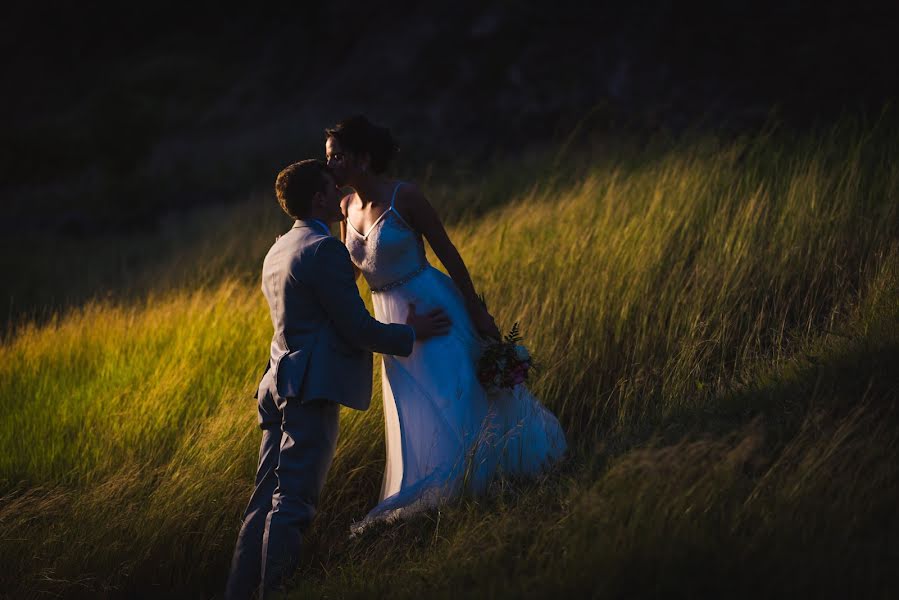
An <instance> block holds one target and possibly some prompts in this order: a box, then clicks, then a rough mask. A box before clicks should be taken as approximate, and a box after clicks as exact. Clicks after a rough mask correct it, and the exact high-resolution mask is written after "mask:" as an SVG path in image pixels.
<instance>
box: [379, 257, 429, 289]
mask: <svg viewBox="0 0 899 600" xmlns="http://www.w3.org/2000/svg"><path fill="white" fill-rule="evenodd" d="M428 266H429V265H428V263H425V264H423V265H422V266H420V267H418V268H417V269H416V270H414V271H412V272H411V273H409V274H408V275H406V276H405V277H400V278H399V279H397V280H396V281H391V282H390V283H388V284H387V285H382V286H381V287H379V288H372V289H371V293H372V294H379V293H381V292H386V291H387V290H392V289H393V288H395V287H399V286H401V285H403V284H404V283H408V282H409V281H411V280H412V279H414V278H415V277H417V276H419V275H421V274H422V273H424V271H425V269H427V268H428Z"/></svg>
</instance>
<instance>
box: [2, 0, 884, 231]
mask: <svg viewBox="0 0 899 600" xmlns="http://www.w3.org/2000/svg"><path fill="white" fill-rule="evenodd" d="M892 4H894V3H877V4H866V3H863V2H857V3H847V2H843V3H812V2H807V3H806V2H795V1H782V2H751V1H745V2H743V1H733V2H717V3H702V4H696V3H680V2H666V1H661V0H652V1H648V2H622V3H598V4H597V5H596V6H592V5H589V3H568V2H550V1H544V2H540V3H519V2H498V3H484V2H477V1H471V0H462V1H457V2H452V3H440V4H433V3H414V2H392V3H389V4H387V3H362V4H357V3H353V2H346V1H336V2H334V1H331V2H326V3H314V4H313V3H309V4H304V3H300V2H280V3H278V2H276V3H267V5H266V6H265V8H264V9H261V10H254V11H248V10H239V9H236V8H226V7H223V6H221V5H217V4H213V3H208V4H203V3H199V4H193V5H192V6H191V7H190V8H186V7H185V6H176V5H174V4H170V3H165V2H162V3H142V4H137V5H126V4H124V3H123V4H122V5H119V6H117V7H90V6H84V5H82V4H79V3H68V4H66V5H63V6H54V5H51V4H50V3H32V4H22V5H20V6H18V7H15V8H11V9H9V11H8V13H7V14H6V15H4V18H3V20H2V25H0V28H2V31H0V34H2V35H0V40H2V42H0V43H2V55H3V57H4V59H3V72H2V77H3V82H4V89H5V91H4V93H3V94H2V96H0V98H2V99H0V103H2V105H0V114H2V117H3V125H2V134H0V135H2V139H0V149H2V150H0V152H2V155H0V173H2V177H0V182H2V183H0V200H2V210H0V233H3V234H4V235H6V236H19V237H22V238H23V239H27V238H28V236H31V235H48V234H52V235H60V236H69V237H76V238H80V237H95V236H102V235H110V234H113V233H115V234H120V233H123V232H125V233H127V232H129V231H133V230H153V228H154V227H156V226H157V224H158V221H159V219H160V218H161V216H162V215H164V214H166V213H169V214H171V212H172V211H180V210H184V209H189V208H192V207H194V206H198V205H202V204H208V203H210V202H222V201H230V200H233V199H238V198H241V197H245V196H246V194H247V193H248V192H249V190H251V189H253V188H259V189H262V188H266V186H270V185H271V182H272V181H273V179H274V175H275V174H276V173H277V171H278V170H279V168H281V167H282V166H284V165H286V164H288V163H290V162H292V161H293V160H297V159H299V158H304V157H307V156H322V154H323V136H322V129H323V128H324V127H325V126H328V125H332V124H333V123H334V122H336V121H337V120H339V119H341V118H343V117H345V116H348V115H350V114H353V113H356V112H364V113H366V114H368V115H369V116H370V117H371V118H372V119H373V120H374V121H375V122H378V123H381V124H384V125H387V126H389V127H391V129H392V130H393V131H394V133H395V134H396V136H397V137H398V138H399V140H400V143H401V146H402V152H401V161H400V167H401V168H403V169H406V170H409V171H415V170H417V169H421V168H424V167H426V166H427V165H435V164H436V165H438V166H439V165H452V164H463V165H470V166H473V167H474V168H477V166H478V165H481V164H484V163H485V162H489V161H491V160H496V159H499V158H508V157H514V156H516V155H517V154H518V153H520V152H522V151H525V150H528V149H533V148H541V147H551V146H552V145H553V144H559V143H560V142H561V141H562V140H564V139H566V138H567V137H568V136H569V134H570V133H571V132H572V131H574V129H575V127H576V126H577V124H578V123H584V124H586V125H587V127H585V128H584V129H586V130H588V131H589V132H590V135H592V136H597V135H609V136H627V135H641V134H646V133H647V132H650V133H651V132H658V131H664V132H668V133H670V134H672V135H675V136H677V135H679V134H680V133H682V132H683V131H684V130H687V129H689V130H695V129H709V130H714V131H715V132H716V133H718V134H721V135H731V134H735V133H739V132H742V131H746V130H751V129H754V128H758V127H759V126H761V125H762V124H765V123H768V124H770V123H772V122H776V123H777V124H778V126H779V127H782V128H786V129H788V130H795V131H801V130H804V129H808V128H810V127H814V126H817V125H824V124H826V123H829V122H832V121H834V120H835V119H837V118H839V117H840V116H841V115H846V114H852V115H862V116H864V117H866V118H871V119H874V118H876V117H877V115H878V114H880V112H881V110H882V109H883V107H884V106H885V105H887V104H888V103H889V102H890V101H891V100H892V99H893V98H895V97H896V96H897V91H899V69H897V58H896V57H897V56H899V34H897V31H899V21H897V18H896V12H895V9H893V8H892V7H891V5H892Z"/></svg>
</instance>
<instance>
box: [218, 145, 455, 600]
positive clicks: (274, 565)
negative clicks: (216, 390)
mask: <svg viewBox="0 0 899 600" xmlns="http://www.w3.org/2000/svg"><path fill="white" fill-rule="evenodd" d="M275 191H276V193H277V196H278V201H279V203H280V204H281V208H283V209H284V211H285V212H286V213H287V214H288V215H290V216H291V217H293V218H294V219H296V222H295V223H294V225H293V228H292V229H291V230H290V231H289V232H287V233H285V234H284V235H282V236H281V237H280V238H279V239H278V240H277V241H276V242H275V244H274V245H273V246H272V248H271V250H269V252H268V254H267V255H266V257H265V262H264V263H263V267H262V291H263V293H264V294H265V298H266V300H268V305H269V311H270V314H271V319H272V324H273V325H274V330H275V331H274V336H273V337H272V343H271V358H270V360H269V363H268V368H267V370H266V372H265V374H264V375H263V377H262V380H261V381H260V383H259V388H258V390H257V392H256V397H257V400H258V410H259V426H260V427H261V428H262V444H261V446H260V448H259V467H258V469H257V471H256V483H255V489H254V490H253V494H252V496H251V498H250V502H249V505H248V506H247V509H246V512H245V513H244V519H243V525H242V527H241V530H240V534H239V535H238V538H237V544H236V546H235V549H234V556H233V558H232V562H231V572H230V574H229V576H228V584H227V588H226V591H225V595H226V597H227V598H235V599H236V598H248V597H250V596H252V594H253V592H254V590H255V589H256V588H257V587H258V588H259V589H260V592H261V595H262V596H263V597H264V596H265V595H266V594H268V593H270V592H272V591H273V590H276V589H277V588H278V587H279V586H280V585H281V584H282V582H283V579H284V578H286V577H288V576H290V574H291V573H292V572H293V571H294V569H295V568H296V566H297V563H298V560H299V556H300V549H301V546H302V538H303V533H304V531H305V530H306V529H307V528H308V527H309V524H310V523H311V522H312V518H313V516H314V514H315V509H316V505H317V503H318V498H319V494H320V492H321V489H322V486H323V485H324V482H325V476H326V474H327V472H328V468H329V467H330V466H331V460H332V459H333V457H334V450H335V448H336V445H337V429H338V427H337V425H338V412H339V406H340V405H341V404H342V405H344V406H348V407H350V408H355V409H358V410H365V409H367V408H368V405H369V403H370V401H371V373H372V372H371V368H372V356H371V353H372V352H380V353H382V354H395V355H399V356H408V355H409V354H410V353H411V352H412V346H413V343H414V342H415V341H416V340H417V341H422V340H424V339H426V338H429V337H432V336H435V335H442V334H445V333H446V332H447V331H448V330H449V326H450V321H449V318H448V317H447V316H446V314H445V313H444V312H443V311H442V310H441V309H437V310H435V311H432V312H430V313H428V314H426V315H418V314H416V313H415V310H414V307H410V314H409V318H408V319H407V321H406V324H400V323H395V324H384V323H380V322H378V321H376V320H375V319H373V318H372V317H371V316H370V315H369V313H368V311H367V310H366V308H365V305H364V304H363V302H362V299H361V298H360V297H359V292H358V289H357V288H356V282H355V278H354V276H353V268H352V263H351V262H350V257H349V253H348V252H347V250H346V248H345V247H344V245H343V244H342V243H341V242H340V240H337V239H335V238H333V237H331V235H330V231H329V229H328V223H333V222H335V221H338V220H340V219H342V218H343V217H342V214H341V212H340V192H339V189H338V188H337V186H336V185H335V183H334V179H333V177H332V176H331V174H330V172H329V171H328V168H327V166H326V165H325V164H324V163H323V162H321V161H317V160H305V161H302V162H299V163H295V164H292V165H290V166H289V167H287V168H286V169H284V170H283V171H281V173H279V174H278V178H277V180H276V182H275ZM260 584H261V585H260Z"/></svg>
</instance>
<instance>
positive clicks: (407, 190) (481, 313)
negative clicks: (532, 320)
mask: <svg viewBox="0 0 899 600" xmlns="http://www.w3.org/2000/svg"><path fill="white" fill-rule="evenodd" d="M397 201H398V204H399V206H397V210H398V211H399V212H400V216H402V217H403V218H405V219H406V220H407V221H408V222H409V225H411V226H412V227H413V228H414V229H415V230H416V231H417V232H418V233H420V234H421V235H423V236H424V237H425V239H427V240H428V243H429V244H430V245H431V248H432V249H433V250H434V254H436V255H437V258H439V259H440V262H442V263H443V266H444V267H446V270H447V272H448V273H449V275H450V277H452V279H453V282H455V284H456V286H457V287H458V288H459V291H460V292H462V297H463V298H465V304H466V306H467V307H468V313H469V314H470V315H471V318H472V321H474V324H475V327H477V329H478V332H479V333H481V334H482V335H484V336H487V337H494V338H498V337H499V336H500V334H499V329H498V328H497V326H496V322H495V321H494V319H493V316H492V315H491V314H490V313H489V312H487V310H486V309H485V308H484V305H483V304H481V301H480V300H479V299H478V295H477V292H476V291H475V289H474V284H473V283H472V282H471V275H470V274H469V273H468V268H467V267H466V266H465V262H464V261H463V260H462V256H461V255H460V254H459V251H458V250H456V246H455V245H453V242H452V241H451V240H450V239H449V235H447V233H446V228H444V226H443V222H442V221H441V220H440V216H439V215H438V214H437V211H435V210H434V207H433V206H431V203H430V202H428V199H427V198H425V195H424V194H423V193H422V192H421V190H419V189H418V186H416V185H414V184H408V183H407V184H405V185H403V186H402V187H401V188H400V189H399V191H398V193H397Z"/></svg>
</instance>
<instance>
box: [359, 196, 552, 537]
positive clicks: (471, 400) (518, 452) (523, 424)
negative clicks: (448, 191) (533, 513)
mask: <svg viewBox="0 0 899 600" xmlns="http://www.w3.org/2000/svg"><path fill="white" fill-rule="evenodd" d="M400 185H402V183H399V184H398V185H397V187H396V189H394V192H393V198H392V199H391V202H390V208H388V209H387V210H386V211H385V212H384V213H383V214H382V215H381V216H380V217H379V218H378V219H377V221H375V223H374V224H373V225H372V226H371V227H370V228H369V230H368V231H367V232H365V233H361V232H359V231H356V229H355V228H354V227H353V225H352V224H351V223H350V222H349V219H348V220H347V228H346V246H347V249H348V250H349V253H350V256H351V258H352V260H353V263H354V264H355V265H356V266H357V267H358V268H359V270H360V271H361V272H362V275H363V276H364V277H365V279H366V280H367V281H368V284H369V286H370V287H371V290H372V303H373V305H374V311H375V318H377V319H378V320H379V321H381V322H384V323H403V322H405V320H406V315H407V313H408V310H409V304H410V303H411V304H414V305H415V308H416V311H417V312H418V313H425V312H428V311H429V310H431V309H433V308H436V307H442V308H443V309H444V310H446V312H447V314H448V315H449V316H450V318H451V319H452V328H451V330H450V332H449V334H448V335H445V336H440V337H435V338H431V339H428V340H426V341H424V342H417V343H416V344H415V347H414V349H413V351H412V354H411V355H409V356H408V357H398V356H388V355H384V356H383V357H382V359H383V363H382V366H383V368H382V375H381V377H382V378H381V381H382V390H383V399H384V419H385V429H386V442H387V464H386V468H385V471H384V479H383V483H382V486H381V493H380V498H379V502H378V504H377V506H375V507H374V509H372V510H371V512H369V514H368V515H367V516H366V518H365V519H364V520H363V521H362V522H361V523H358V524H356V525H355V526H354V530H356V531H358V530H361V529H362V528H364V527H365V526H366V525H367V524H370V523H371V522H373V521H376V520H388V521H391V520H394V519H396V518H399V517H402V516H405V515H407V514H409V513H412V512H417V511H418V510H421V509H423V508H428V507H431V506H434V505H435V504H437V503H438V502H440V501H441V500H443V499H447V498H450V497H453V496H454V495H456V494H458V493H461V492H465V491H468V492H472V493H480V492H483V491H484V490H485V489H486V487H487V486H488V485H489V483H490V481H491V480H492V479H493V478H494V477H495V476H497V475H500V474H502V475H513V476H516V475H536V474H539V473H540V472H542V471H543V470H544V469H546V468H547V467H548V466H550V465H551V464H552V463H554V462H555V461H557V460H559V459H560V458H561V457H562V455H563V453H564V452H565V449H566V443H565V435H564V433H563V432H562V429H561V427H560V426H559V422H558V420H556V418H555V416H554V415H553V414H552V413H550V412H549V411H548V410H547V409H546V408H544V407H543V406H542V405H541V404H540V402H539V401H538V400H537V399H536V398H535V397H534V396H533V395H532V394H531V393H530V392H529V391H528V389H527V388H526V386H525V385H523V384H521V385H517V386H515V388H514V389H513V390H510V391H503V392H501V393H499V394H492V395H490V396H488V394H487V393H486V392H485V390H484V389H483V388H482V387H481V385H480V383H479V381H478V378H477V373H476V366H475V365H476V361H477V359H478V357H479V356H480V353H481V349H482V342H481V339H480V337H479V336H478V335H477V333H476V331H475V328H474V325H473V323H472V321H471V319H470V317H469V315H468V311H467V310H466V307H465V302H464V300H463V298H462V295H461V294H460V292H459V290H458V288H457V287H456V285H455V283H453V281H452V279H450V278H449V277H447V276H446V275H444V274H443V273H442V272H440V271H438V270H437V269H435V268H434V267H432V266H431V265H430V264H429V263H428V261H427V258H426V256H425V248H424V243H423V241H422V238H421V236H420V235H419V234H418V233H417V232H415V230H413V229H412V228H411V227H410V226H409V225H408V223H406V221H405V220H404V219H403V217H402V216H401V215H400V214H399V212H397V210H396V208H395V207H394V203H395V200H396V190H397V189H399V187H400Z"/></svg>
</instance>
